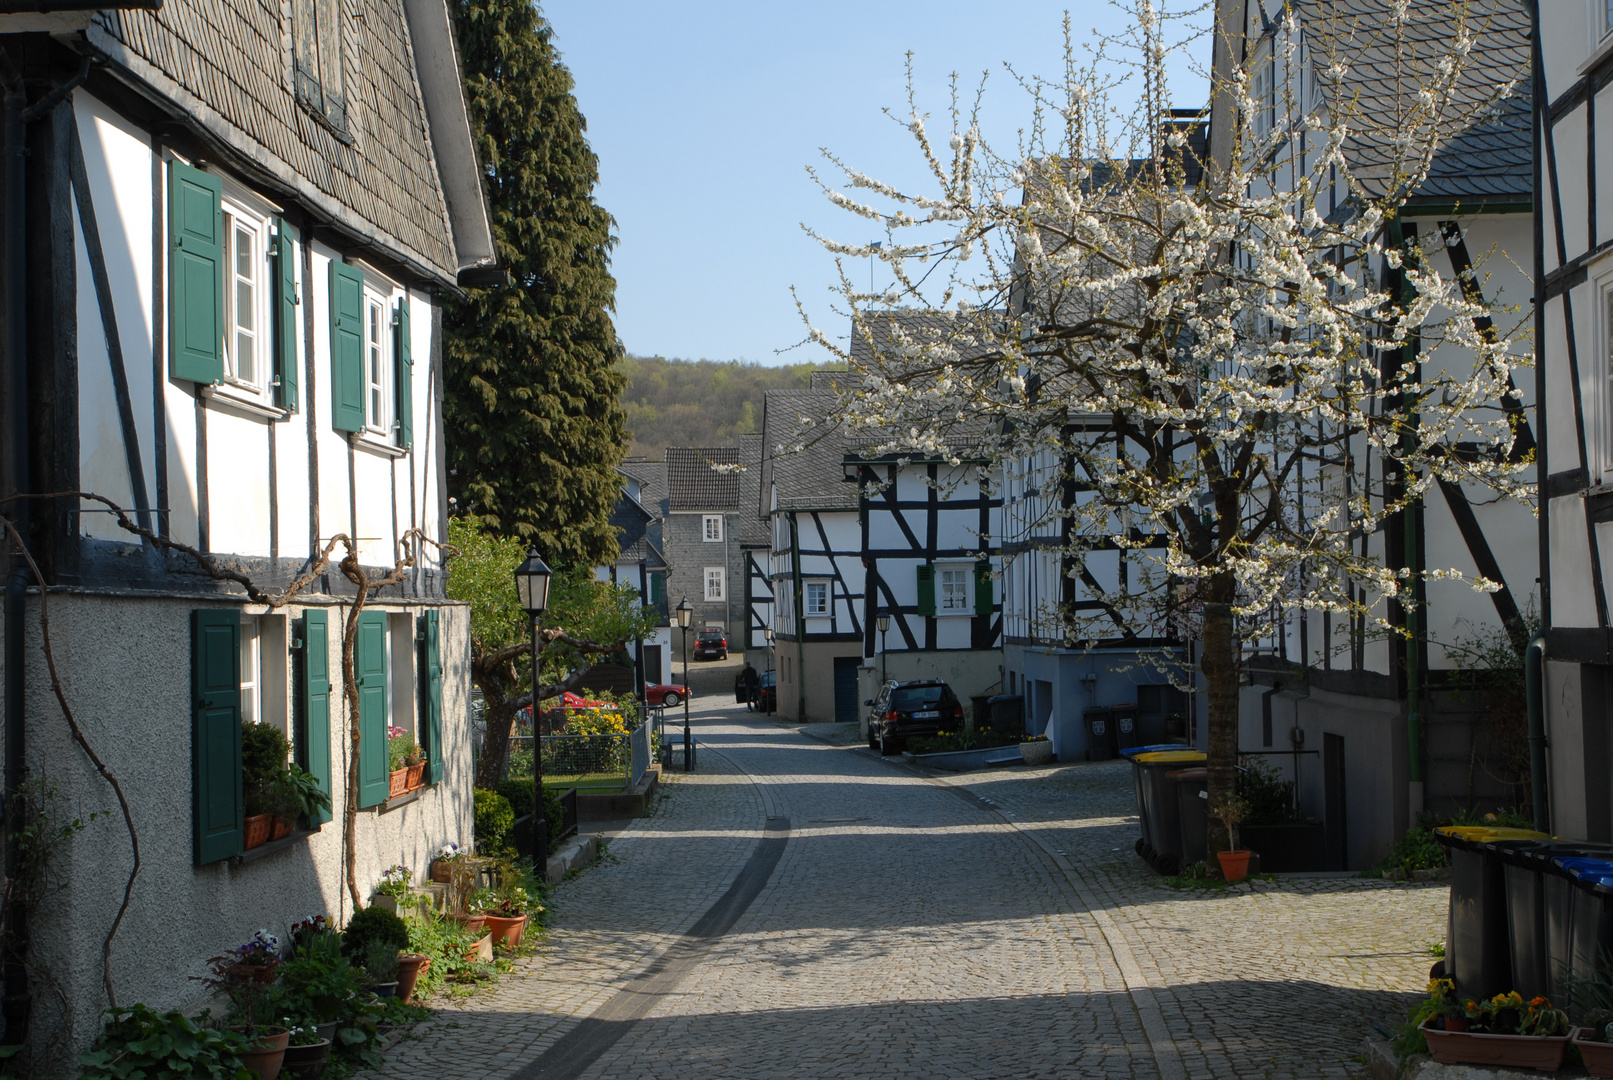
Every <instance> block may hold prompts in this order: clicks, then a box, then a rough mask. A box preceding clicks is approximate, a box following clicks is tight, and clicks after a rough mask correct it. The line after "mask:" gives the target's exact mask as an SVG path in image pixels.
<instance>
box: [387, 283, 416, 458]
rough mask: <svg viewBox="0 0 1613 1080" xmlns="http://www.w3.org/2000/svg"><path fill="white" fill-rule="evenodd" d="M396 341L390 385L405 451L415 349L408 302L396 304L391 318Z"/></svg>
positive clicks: (410, 434) (410, 438)
mask: <svg viewBox="0 0 1613 1080" xmlns="http://www.w3.org/2000/svg"><path fill="white" fill-rule="evenodd" d="M392 322H393V327H394V331H395V333H396V335H397V340H396V341H395V342H394V343H393V347H392V362H393V364H394V365H395V370H394V373H393V378H392V385H393V387H394V388H395V389H396V391H397V395H398V445H399V446H401V447H403V448H404V449H405V450H407V449H409V448H410V447H412V446H413V445H414V345H413V339H412V338H411V337H410V329H409V298H408V297H407V296H404V297H402V298H401V299H399V300H398V306H397V311H396V314H394V315H393V318H392Z"/></svg>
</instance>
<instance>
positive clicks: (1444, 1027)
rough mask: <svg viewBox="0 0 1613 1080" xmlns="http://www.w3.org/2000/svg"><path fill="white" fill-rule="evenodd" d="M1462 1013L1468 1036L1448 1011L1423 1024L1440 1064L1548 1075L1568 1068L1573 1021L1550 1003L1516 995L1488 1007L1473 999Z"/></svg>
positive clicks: (1500, 996)
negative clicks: (1518, 1069)
mask: <svg viewBox="0 0 1613 1080" xmlns="http://www.w3.org/2000/svg"><path fill="white" fill-rule="evenodd" d="M1439 981H1440V982H1443V980H1439ZM1424 1012H1426V1010H1424ZM1462 1012H1463V1013H1464V1014H1465V1018H1466V1019H1467V1030H1466V1031H1462V1030H1460V1029H1459V1028H1457V1027H1455V1026H1453V1025H1452V1022H1451V1021H1452V1019H1453V1017H1451V1016H1450V1015H1449V1011H1448V1008H1445V1007H1442V1009H1441V1011H1440V1014H1438V1015H1425V1016H1424V1019H1423V1020H1422V1021H1421V1023H1419V1024H1418V1028H1417V1029H1418V1030H1419V1031H1421V1032H1422V1034H1423V1037H1424V1039H1426V1040H1427V1042H1428V1053H1429V1055H1430V1056H1431V1057H1432V1058H1433V1059H1434V1060H1435V1061H1436V1062H1438V1063H1439V1064H1441V1065H1512V1066H1518V1067H1521V1068H1526V1069H1540V1070H1542V1071H1545V1072H1551V1071H1554V1070H1556V1069H1559V1068H1561V1067H1562V1064H1563V1054H1564V1053H1565V1052H1566V1051H1567V1049H1568V1016H1567V1014H1566V1013H1564V1012H1563V1011H1562V1010H1561V1009H1559V1008H1557V1007H1556V1006H1554V1005H1552V1003H1551V1002H1550V1001H1549V1000H1547V999H1546V998H1543V997H1537V998H1533V999H1531V1000H1529V1001H1525V1000H1524V999H1523V996H1522V995H1521V994H1519V993H1518V992H1517V991H1516V990H1514V991H1511V992H1509V993H1505V994H1497V995H1496V996H1495V997H1493V998H1490V999H1489V1000H1488V1001H1475V1000H1472V999H1468V1000H1466V1001H1464V1002H1463V1003H1462ZM1415 1015H1417V1014H1415V1013H1414V1016H1415Z"/></svg>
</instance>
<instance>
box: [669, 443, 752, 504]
mask: <svg viewBox="0 0 1613 1080" xmlns="http://www.w3.org/2000/svg"><path fill="white" fill-rule="evenodd" d="M743 464H745V462H744V459H743V458H742V457H741V456H740V451H739V447H737V446H709V447H689V446H669V447H667V449H666V479H667V509H668V510H707V511H712V512H721V511H729V510H738V509H739V508H740V507H739V498H740V479H739V477H740V474H739V472H738V471H736V470H733V469H726V470H719V469H717V468H716V466H718V465H743Z"/></svg>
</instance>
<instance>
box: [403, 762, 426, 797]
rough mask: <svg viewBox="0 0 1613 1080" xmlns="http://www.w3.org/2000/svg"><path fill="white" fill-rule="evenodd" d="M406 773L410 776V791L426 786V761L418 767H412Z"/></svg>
mask: <svg viewBox="0 0 1613 1080" xmlns="http://www.w3.org/2000/svg"><path fill="white" fill-rule="evenodd" d="M405 771H406V772H407V773H408V774H409V776H408V788H409V790H410V791H414V790H416V789H417V788H423V787H425V786H426V763H425V762H424V761H422V762H421V763H420V764H418V765H410V766H409V768H408V769H407V770H405Z"/></svg>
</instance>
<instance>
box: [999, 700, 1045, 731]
mask: <svg viewBox="0 0 1613 1080" xmlns="http://www.w3.org/2000/svg"><path fill="white" fill-rule="evenodd" d="M990 705H991V726H992V728H993V729H994V730H996V731H999V732H1002V733H1003V734H1011V733H1013V732H1025V697H1024V695H1023V694H997V695H995V696H993V697H992V698H991V701H990ZM1028 734H1032V735H1045V734H1047V732H1045V731H1033V732H1029V733H1028Z"/></svg>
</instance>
